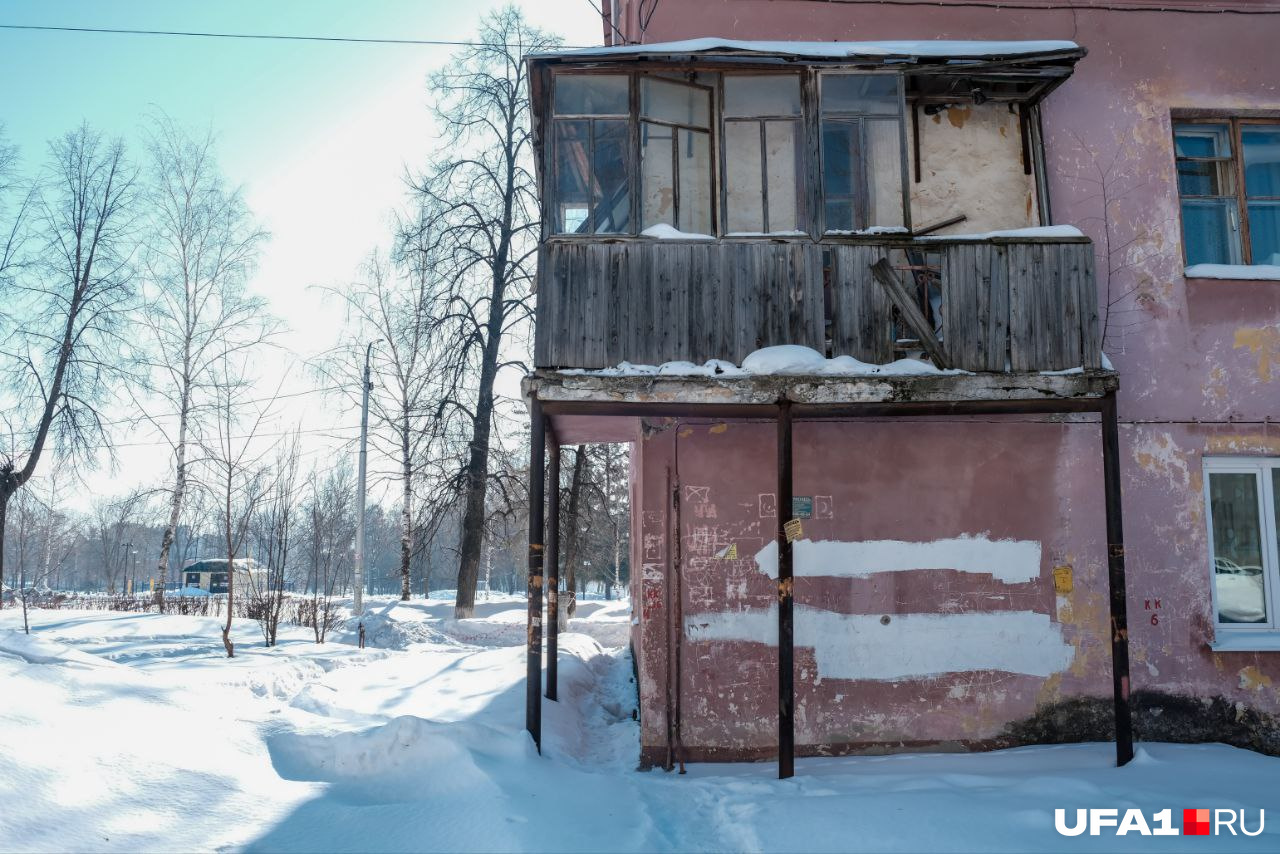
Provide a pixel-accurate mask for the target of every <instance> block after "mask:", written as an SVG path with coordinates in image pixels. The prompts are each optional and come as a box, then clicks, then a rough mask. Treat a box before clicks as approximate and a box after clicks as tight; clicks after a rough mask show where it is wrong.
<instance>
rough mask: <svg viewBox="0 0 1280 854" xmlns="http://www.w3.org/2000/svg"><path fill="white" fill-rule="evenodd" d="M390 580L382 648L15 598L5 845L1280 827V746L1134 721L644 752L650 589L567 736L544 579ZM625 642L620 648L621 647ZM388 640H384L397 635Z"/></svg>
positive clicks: (924, 836) (360, 845)
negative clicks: (902, 745)
mask: <svg viewBox="0 0 1280 854" xmlns="http://www.w3.org/2000/svg"><path fill="white" fill-rule="evenodd" d="M477 610H478V612H479V617H478V618H477V619H474V620H464V621H455V620H453V619H452V617H451V611H452V606H451V604H450V603H446V602H440V601H438V600H432V601H430V602H421V601H414V602H411V603H407V604H405V603H399V602H393V601H389V600H374V601H373V602H372V603H371V604H370V608H369V611H370V613H369V615H368V616H367V618H366V623H367V628H368V639H369V642H370V644H371V648H368V649H365V650H359V649H356V648H355V647H354V646H353V645H351V643H350V641H351V640H353V636H352V633H351V632H350V631H347V630H344V631H340V632H338V633H336V634H335V636H334V639H333V640H331V641H330V642H329V643H326V644H324V645H323V646H317V645H316V644H314V643H312V642H311V640H312V639H311V636H310V633H309V631H307V630H302V629H297V628H290V629H288V630H287V631H284V630H282V635H283V637H282V640H281V644H280V646H279V647H277V648H276V649H274V650H268V649H264V648H263V647H262V644H261V639H260V635H259V634H258V630H257V626H256V624H254V623H252V622H249V621H237V625H236V627H235V630H234V633H235V636H236V637H237V639H238V647H237V656H236V658H235V659H233V660H227V659H226V658H225V656H224V655H223V653H222V649H221V643H220V641H219V637H218V624H217V621H216V620H215V619H213V618H201V617H181V616H160V615H146V614H117V613H111V612H76V611H37V612H34V613H33V627H34V628H33V634H32V635H31V637H30V638H28V637H26V636H25V635H22V634H21V632H20V631H15V629H17V628H18V627H19V626H20V622H19V620H20V618H19V616H18V615H17V614H16V613H15V612H14V611H9V610H6V611H5V612H3V613H0V850H6V851H8V850H15V851H27V850H41V851H65V850H120V851H139V850H214V849H218V850H226V849H230V850H240V849H248V850H254V851H347V850H372V851H402V850H406V851H424V850H481V851H508V850H510V851H542V850H547V851H552V850H554V851H588V850H627V851H632V850H636V851H640V850H656V851H667V850H690V851H693V850H697V851H705V850H717V851H718V850H766V851H773V850H788V851H800V850H805V851H814V850H900V851H961V850H1049V851H1075V850H1082V851H1083V850H1088V851H1099V850H1111V851H1130V850H1169V851H1172V850H1187V849H1188V848H1190V847H1194V848H1196V849H1197V850H1204V851H1221V850H1241V851H1276V850H1280V810H1278V809H1277V808H1278V807H1280V794H1277V793H1278V792H1280V788H1278V787H1277V783H1278V782H1280V760H1277V759H1272V758H1267V757H1263V756H1259V755H1256V754H1253V753H1249V752H1247V751H1241V750H1236V749H1233V748H1228V747H1224V746H1221V745H1207V746H1174V745H1163V744H1149V745H1144V746H1142V748H1141V750H1140V752H1139V756H1138V758H1137V759H1136V760H1135V762H1134V763H1133V764H1132V765H1130V766H1129V767H1127V768H1124V769H1119V770H1117V769H1115V768H1113V767H1111V759H1112V756H1113V753H1112V747H1111V746H1110V745H1079V746H1066V747H1043V748H1024V749H1020V750H1010V751H1003V752H999V753H988V754H971V755H915V756H896V757H874V758H872V757H865V758H848V759H814V760H801V761H800V762H799V763H798V775H797V776H796V778H794V779H792V780H789V781H783V782H779V781H777V780H776V779H774V773H775V769H774V767H773V766H772V765H770V764H760V765H719V766H712V765H702V766H690V768H689V773H688V774H687V775H685V776H679V775H675V774H665V773H663V772H661V771H651V772H637V771H636V770H635V757H636V752H637V727H636V724H635V723H634V722H632V720H631V710H632V708H633V707H634V704H635V700H634V685H633V684H632V683H631V664H630V660H629V658H628V657H627V654H626V652H625V650H624V649H622V648H621V647H620V644H622V643H623V642H624V641H625V635H626V630H627V626H628V624H629V613H628V611H627V605H626V603H616V602H615V603H606V602H587V603H583V606H582V613H583V619H579V620H576V621H574V622H573V623H572V624H571V626H570V629H572V631H571V632H568V633H565V634H562V635H561V640H560V649H561V665H560V674H561V688H560V693H561V698H562V699H561V702H559V703H546V704H544V705H545V709H546V711H545V720H544V747H545V755H543V756H541V757H540V756H538V755H537V753H536V752H534V750H533V747H532V744H531V743H530V742H529V741H528V740H527V738H526V737H525V735H524V732H523V723H524V685H523V680H524V667H525V661H524V649H523V645H522V641H523V635H524V625H523V603H522V602H521V601H520V600H519V599H517V598H514V597H501V598H495V599H494V600H493V601H490V602H486V603H482V604H481V605H480V606H479V608H478V609H477ZM602 643H603V644H606V645H608V646H609V647H612V648H606V647H605V646H602ZM373 647H377V648H373ZM1055 807H1063V808H1067V809H1069V810H1072V813H1071V816H1072V817H1074V809H1075V808H1077V807H1116V808H1119V809H1121V811H1123V810H1124V808H1126V807H1140V808H1142V809H1143V810H1145V811H1146V814H1147V817H1148V819H1149V818H1150V816H1151V815H1152V814H1153V813H1154V812H1156V811H1158V810H1162V809H1172V810H1174V815H1175V825H1177V824H1179V822H1178V820H1177V819H1178V817H1180V816H1181V812H1180V811H1181V810H1182V809H1183V808H1204V807H1233V808H1237V809H1239V808H1246V809H1247V810H1248V821H1249V823H1250V825H1251V826H1252V825H1253V824H1254V823H1256V818H1257V810H1258V809H1259V808H1263V807H1270V808H1271V813H1270V815H1269V816H1268V818H1269V819H1270V822H1269V823H1268V827H1267V831H1268V832H1267V833H1266V834H1265V835H1264V836H1262V837H1259V838H1245V837H1229V836H1228V837H1216V838H1214V839H1211V840H1201V841H1198V842H1197V841H1190V840H1182V839H1180V838H1177V837H1134V836H1132V835H1130V836H1126V837H1122V838H1117V837H1115V836H1113V835H1109V834H1108V835H1104V836H1099V837H1090V836H1083V837H1075V838H1066V837H1062V836H1059V835H1058V834H1057V833H1056V832H1055V831H1054V828H1053V810H1054V808H1055Z"/></svg>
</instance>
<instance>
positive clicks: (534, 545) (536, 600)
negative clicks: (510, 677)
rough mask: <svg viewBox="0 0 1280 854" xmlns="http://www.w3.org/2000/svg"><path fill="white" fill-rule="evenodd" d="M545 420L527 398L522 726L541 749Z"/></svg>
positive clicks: (536, 403)
mask: <svg viewBox="0 0 1280 854" xmlns="http://www.w3.org/2000/svg"><path fill="white" fill-rule="evenodd" d="M546 441H547V432H546V422H545V421H544V420H543V415H542V403H541V402H540V401H539V400H538V398H537V397H533V398H531V399H530V401H529V592H528V596H529V623H528V650H527V652H528V659H527V660H528V670H527V672H526V674H525V680H526V682H525V707H524V725H525V729H527V730H528V731H529V735H531V736H533V743H534V745H536V746H537V748H538V752H539V753H541V752H542V540H543V536H544V534H545V533H546V531H545V530H544V527H543V496H544V488H545V485H546V484H545V473H546V469H545V466H546V459H545V456H546Z"/></svg>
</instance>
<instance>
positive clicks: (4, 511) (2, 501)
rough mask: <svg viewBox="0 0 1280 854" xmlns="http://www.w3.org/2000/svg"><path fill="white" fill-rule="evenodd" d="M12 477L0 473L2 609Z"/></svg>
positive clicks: (5, 472) (0, 587) (8, 474)
mask: <svg viewBox="0 0 1280 854" xmlns="http://www.w3.org/2000/svg"><path fill="white" fill-rule="evenodd" d="M10 476H11V472H9V471H7V470H4V471H0V608H4V593H3V591H4V533H5V529H6V528H7V527H8V524H9V522H8V520H9V498H10V497H11V496H12V495H13V493H12V492H10V491H9V478H10Z"/></svg>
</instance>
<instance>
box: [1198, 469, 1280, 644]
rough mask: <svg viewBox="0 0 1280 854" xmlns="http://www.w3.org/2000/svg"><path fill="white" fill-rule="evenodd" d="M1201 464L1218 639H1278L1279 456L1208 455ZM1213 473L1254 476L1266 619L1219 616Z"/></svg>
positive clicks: (1210, 590)
mask: <svg viewBox="0 0 1280 854" xmlns="http://www.w3.org/2000/svg"><path fill="white" fill-rule="evenodd" d="M1203 467H1204V502H1205V514H1204V515H1205V529H1206V535H1207V537H1208V539H1207V541H1206V545H1207V547H1208V558H1209V560H1208V567H1207V570H1208V580H1209V592H1210V607H1211V608H1212V609H1213V613H1212V622H1213V627H1214V632H1215V637H1216V640H1217V641H1218V642H1222V641H1223V640H1237V641H1241V640H1243V641H1250V640H1254V641H1258V640H1263V639H1267V640H1271V641H1273V642H1274V641H1280V530H1277V527H1278V525H1277V521H1278V520H1277V516H1276V501H1277V500H1278V499H1280V496H1277V495H1276V492H1277V490H1276V488H1275V486H1276V481H1275V479H1276V475H1275V474H1274V472H1275V471H1277V470H1280V457H1267V456H1238V457H1224V456H1218V457H1211V456H1206V457H1204V459H1203ZM1214 474H1247V475H1251V476H1252V477H1253V478H1254V486H1255V489H1256V495H1257V502H1258V514H1259V517H1260V519H1259V531H1260V538H1261V539H1262V545H1261V549H1260V552H1261V558H1262V567H1261V568H1262V580H1263V605H1264V607H1265V608H1266V620H1264V621H1263V622H1259V623H1241V622H1224V621H1222V620H1221V619H1220V615H1219V611H1218V602H1219V599H1220V596H1219V593H1218V575H1219V573H1218V572H1217V567H1216V561H1217V558H1216V555H1215V551H1216V548H1215V546H1214V534H1213V492H1212V475H1214Z"/></svg>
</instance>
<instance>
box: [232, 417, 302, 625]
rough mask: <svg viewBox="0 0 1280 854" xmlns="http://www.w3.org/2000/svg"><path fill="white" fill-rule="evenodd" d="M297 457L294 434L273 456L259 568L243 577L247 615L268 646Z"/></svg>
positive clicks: (290, 532) (294, 498)
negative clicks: (246, 598)
mask: <svg viewBox="0 0 1280 854" xmlns="http://www.w3.org/2000/svg"><path fill="white" fill-rule="evenodd" d="M300 458H301V443H300V441H299V436H298V434H297V433H295V434H294V435H293V437H292V439H291V440H290V441H289V442H288V443H287V444H285V445H282V446H281V447H280V449H279V450H278V451H277V453H276V458H275V463H274V466H273V468H274V488H273V489H272V491H271V495H270V496H269V497H268V498H267V500H266V502H265V503H264V505H263V508H262V510H261V511H259V513H258V517H257V519H256V520H255V528H256V531H255V539H256V540H257V544H258V549H257V553H258V555H259V560H258V568H257V571H254V572H251V573H247V574H246V576H245V580H246V581H247V582H248V589H247V590H246V591H245V593H246V596H247V597H248V601H249V609H248V610H249V616H250V617H253V618H254V619H256V620H257V621H258V625H259V626H260V627H261V628H262V639H263V641H265V642H266V645H267V646H275V645H276V634H277V632H278V630H279V628H280V614H281V612H282V611H283V609H284V600H285V594H284V588H285V575H286V573H287V571H288V567H289V553H290V549H291V547H292V545H293V541H294V537H295V534H294V527H295V525H296V523H297V515H298V507H297V504H298V498H299V496H298V490H299V487H300V484H299V482H298V462H299V459H300Z"/></svg>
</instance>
